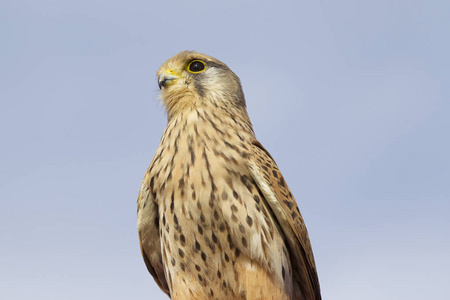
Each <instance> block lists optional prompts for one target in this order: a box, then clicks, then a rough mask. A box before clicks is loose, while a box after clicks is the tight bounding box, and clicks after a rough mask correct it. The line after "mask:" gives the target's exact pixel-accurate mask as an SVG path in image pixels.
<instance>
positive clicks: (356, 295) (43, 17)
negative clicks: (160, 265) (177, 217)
mask: <svg viewBox="0 0 450 300" xmlns="http://www.w3.org/2000/svg"><path fill="white" fill-rule="evenodd" d="M156 2H157V1H137V0H136V1H135V0H133V1H112V0H109V1H106V0H105V1H92V0H90V1H85V0H78V1H71V0H69V1H67V0H66V1H56V0H54V1H49V0H40V1H20V0H15V1H4V0H1V1H0V101H1V102H0V103H1V105H0V143H1V147H0V153H1V155H0V298H1V299H7V300H9V299H14V300H15V299H155V300H159V299H168V298H167V297H166V296H165V295H164V294H163V293H162V292H161V291H160V290H159V289H158V287H157V285H156V284H155V283H154V281H153V279H152V277H151V276H150V274H148V272H147V269H146V267H145V265H144V262H143V260H142V258H141V254H140V250H139V243H138V236H137V230H136V199H137V195H138V192H139V188H140V184H141V180H142V177H143V175H144V172H145V170H146V168H147V166H148V165H149V163H150V161H151V159H152V157H153V154H154V153H155V151H156V148H157V146H158V144H159V139H160V137H161V134H162V132H163V130H164V127H165V124H166V115H165V111H164V108H163V107H162V106H161V105H160V103H159V101H158V100H157V97H158V91H159V89H158V85H157V81H156V75H155V74H156V71H157V69H158V67H159V66H160V65H161V64H162V63H163V62H164V61H165V60H166V59H168V58H170V57H171V56H173V55H174V54H176V53H178V52H180V51H182V50H197V51H199V52H203V53H206V54H209V55H211V56H214V57H216V58H218V59H220V60H221V61H223V62H225V63H226V64H227V65H228V66H229V67H230V68H231V69H232V70H233V71H234V72H235V73H236V74H238V76H239V77H240V78H241V81H242V85H243V88H244V92H245V95H246V100H247V106H248V112H249V114H250V117H251V119H252V122H253V125H254V129H255V131H256V135H257V137H258V139H259V140H260V141H261V142H262V144H263V145H264V146H265V147H266V148H267V149H268V150H269V151H270V152H271V154H272V155H273V156H274V158H275V160H276V161H277V163H278V165H279V167H280V169H281V171H282V172H283V174H284V176H285V178H286V180H287V182H288V184H289V185H290V187H291V190H292V192H293V194H294V195H295V197H296V199H297V202H298V203H299V207H300V209H301V211H302V214H303V216H304V218H305V221H306V224H307V226H308V230H309V234H310V238H311V241H312V245H313V249H314V254H315V259H316V264H317V269H318V273H319V279H320V284H321V290H322V295H323V298H324V299H338V300H339V299H345V300H348V299H369V300H370V299H450V292H449V290H448V284H449V282H450V71H449V70H450V59H449V53H450V39H449V37H450V21H449V14H450V2H449V1H446V0H443V1H414V0H413V1H406V0H405V1H387V0H379V1H357V0H354V1H349V0H342V1H324V0H322V1H298V0H296V1H246V2H245V3H244V2H242V1H230V0H228V1H223V3H218V2H216V1H179V2H177V1H175V2H174V1H164V2H163V1H158V3H156Z"/></svg>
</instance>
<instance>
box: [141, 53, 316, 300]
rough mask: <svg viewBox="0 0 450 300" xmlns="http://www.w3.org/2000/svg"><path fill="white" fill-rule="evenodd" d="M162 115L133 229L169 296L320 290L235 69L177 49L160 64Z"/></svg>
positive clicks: (279, 296) (230, 298)
mask: <svg viewBox="0 0 450 300" xmlns="http://www.w3.org/2000/svg"><path fill="white" fill-rule="evenodd" d="M157 77H158V85H159V87H160V89H161V99H162V101H163V103H164V106H165V108H166V110H167V117H168V122H167V126H166V129H165V130H164V133H163V135H162V138H161V142H160V144H159V147H158V149H157V151H156V154H155V156H154V157H153V160H152V162H151V163H150V166H149V168H148V169H147V171H146V173H145V175H144V179H143V181H142V185H141V189H140V192H139V197H138V200H137V206H138V212H137V214H138V222H137V227H138V233H139V240H140V246H141V251H142V256H143V258H144V261H145V264H146V266H147V269H148V271H149V272H150V274H151V275H152V276H153V278H154V280H155V281H156V283H157V284H158V286H159V287H160V289H161V290H162V291H163V292H165V293H166V294H167V295H168V296H169V297H170V298H171V299H176V300H180V299H198V300H203V299H226V300H234V299H240V300H244V299H247V300H256V299H274V300H275V299H276V300H300V299H308V300H309V299H321V295H320V287H319V280H318V276H317V271H316V266H315V262H314V257H313V252H312V249H311V244H310V241H309V237H308V233H307V230H306V227H305V224H304V221H303V218H302V216H301V214H300V211H299V209H298V207H297V204H296V202H295V199H294V196H293V195H292V193H291V191H290V190H289V187H288V185H287V184H286V181H285V180H284V178H283V176H282V175H281V173H280V170H279V169H278V166H277V165H276V163H275V161H274V159H273V158H272V156H271V155H270V154H269V152H268V151H267V150H266V149H265V148H264V147H263V146H262V145H261V143H260V142H259V141H258V140H257V139H256V138H255V133H254V131H253V128H252V124H251V122H250V119H249V117H248V115H247V111H246V104H245V99H244V93H243V91H242V87H241V83H240V80H239V78H238V77H237V76H236V75H235V74H234V73H233V72H232V71H231V70H230V69H229V68H228V67H227V66H226V65H225V64H224V63H222V62H221V61H219V60H217V59H215V58H213V57H210V56H208V55H205V54H201V53H197V52H194V51H183V52H181V53H179V54H177V55H175V56H174V57H172V58H170V59H169V60H167V61H166V62H165V63H164V64H163V65H162V66H161V67H160V69H159V70H158V72H157Z"/></svg>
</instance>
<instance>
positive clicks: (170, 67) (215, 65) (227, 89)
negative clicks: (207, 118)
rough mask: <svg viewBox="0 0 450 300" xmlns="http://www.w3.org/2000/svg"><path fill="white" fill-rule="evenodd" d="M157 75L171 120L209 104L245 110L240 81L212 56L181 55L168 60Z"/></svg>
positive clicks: (185, 52)
mask: <svg viewBox="0 0 450 300" xmlns="http://www.w3.org/2000/svg"><path fill="white" fill-rule="evenodd" d="M156 75H157V76H158V85H159V88H160V89H161V98H162V100H163V103H164V105H165V106H166V109H167V112H168V115H169V117H171V116H173V115H175V114H176V113H177V112H180V111H183V110H185V109H189V108H193V107H200V106H208V105H214V106H215V107H225V108H226V107H234V108H236V107H239V108H242V109H244V110H245V99H244V94H243V92H242V87H241V83H240V80H239V78H238V77H237V76H236V74H234V73H233V72H232V71H231V70H230V68H228V67H227V65H225V64H224V63H223V62H221V61H219V60H217V59H215V58H213V57H210V56H208V55H205V54H201V53H197V52H194V51H183V52H180V53H178V54H177V55H175V56H174V57H172V58H170V59H168V60H167V61H166V62H165V63H164V64H163V65H162V66H161V67H160V68H159V70H158V72H157V74H156Z"/></svg>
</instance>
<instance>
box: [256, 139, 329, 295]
mask: <svg viewBox="0 0 450 300" xmlns="http://www.w3.org/2000/svg"><path fill="white" fill-rule="evenodd" d="M249 168H250V170H251V172H252V175H253V178H254V179H255V181H256V183H257V185H258V186H259V188H260V190H261V191H262V193H263V195H264V197H265V198H266V201H267V203H268V204H269V206H270V209H271V210H272V211H273V213H274V215H275V217H276V218H277V221H278V222H279V224H280V227H281V229H282V231H283V233H284V235H285V237H286V239H287V244H288V248H289V252H290V256H291V263H292V268H293V276H294V278H293V279H294V286H295V285H297V288H298V289H299V291H297V292H295V290H294V294H297V295H294V297H295V299H315V300H317V299H321V295H320V286H319V279H318V276H317V270H316V265H315V262H314V256H313V252H312V248H311V243H310V241H309V236H308V232H307V230H306V227H305V223H304V221H303V218H302V215H301V214H300V210H299V209H298V206H297V203H296V201H295V199H294V196H293V195H292V193H291V191H290V190H289V187H288V186H287V184H286V182H285V180H284V178H283V176H282V175H281V172H280V170H279V169H278V166H277V165H276V163H275V161H274V159H273V158H272V156H271V155H270V154H269V152H268V151H267V150H266V149H265V148H264V147H263V146H262V145H261V143H260V142H259V141H257V140H256V139H255V140H253V141H252V156H251V158H250V165H249Z"/></svg>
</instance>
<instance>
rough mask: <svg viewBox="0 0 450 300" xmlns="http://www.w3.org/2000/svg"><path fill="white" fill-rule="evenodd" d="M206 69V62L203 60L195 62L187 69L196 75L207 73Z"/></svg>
mask: <svg viewBox="0 0 450 300" xmlns="http://www.w3.org/2000/svg"><path fill="white" fill-rule="evenodd" d="M205 68H206V66H205V63H204V62H202V61H201V60H193V61H191V62H190V63H189V64H188V66H187V68H186V69H187V70H188V72H190V73H194V74H196V73H201V72H203V71H205Z"/></svg>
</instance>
